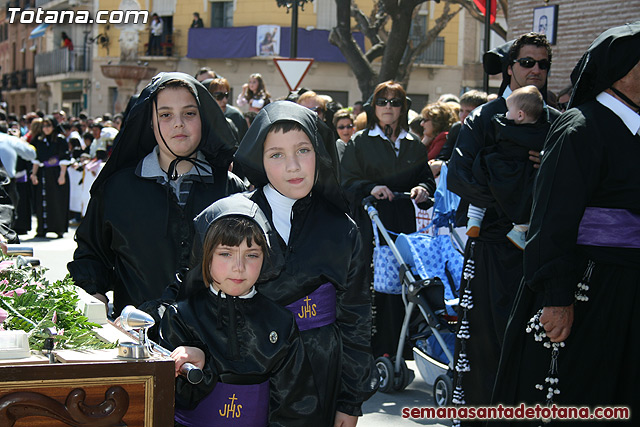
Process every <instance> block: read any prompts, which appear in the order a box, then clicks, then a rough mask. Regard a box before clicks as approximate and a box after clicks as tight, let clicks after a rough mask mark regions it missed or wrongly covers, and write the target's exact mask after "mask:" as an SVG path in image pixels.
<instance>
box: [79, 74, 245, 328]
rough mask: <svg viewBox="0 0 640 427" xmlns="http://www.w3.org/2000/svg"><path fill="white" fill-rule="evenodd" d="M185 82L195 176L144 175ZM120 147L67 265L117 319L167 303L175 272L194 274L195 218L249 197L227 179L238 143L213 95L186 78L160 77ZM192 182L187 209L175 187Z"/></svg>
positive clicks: (94, 191) (97, 186)
mask: <svg viewBox="0 0 640 427" xmlns="http://www.w3.org/2000/svg"><path fill="white" fill-rule="evenodd" d="M173 80H178V81H181V82H184V84H186V85H188V86H189V87H190V88H191V90H190V92H191V93H192V94H195V99H196V103H197V106H198V110H199V112H200V120H201V123H202V136H201V141H200V145H199V146H198V147H197V149H196V152H197V155H198V157H197V158H198V159H199V160H197V161H196V164H195V165H194V166H193V168H192V169H191V170H190V171H189V173H187V174H185V176H184V177H180V176H177V173H176V172H175V170H176V169H175V165H179V164H180V163H181V162H186V161H188V160H186V158H187V157H189V156H186V157H176V160H175V161H174V163H173V164H174V167H173V169H174V170H173V171H169V170H167V171H160V172H161V175H163V176H155V177H145V176H142V165H143V163H144V159H145V158H146V157H147V155H149V154H150V153H151V152H152V151H153V150H154V149H156V148H155V147H156V146H157V145H158V144H162V143H164V142H162V141H156V138H155V136H154V131H153V128H152V126H151V115H152V114H157V111H156V109H155V108H154V106H155V99H156V97H157V95H158V92H159V89H160V88H162V87H164V85H165V84H167V83H169V82H171V81H173ZM114 145H115V148H114V150H113V153H112V155H111V157H110V159H109V161H108V162H107V163H106V165H105V166H104V169H103V170H102V171H101V172H100V174H99V175H98V177H97V178H96V181H95V182H94V184H93V186H92V188H91V200H90V202H89V207H88V209H87V214H86V216H85V218H84V219H83V220H82V224H81V225H80V227H78V231H77V233H76V242H77V243H78V247H77V249H76V251H75V253H74V255H73V261H72V262H70V263H69V264H68V269H69V272H70V273H71V277H72V278H73V279H74V281H75V282H76V284H77V285H78V286H80V287H82V288H83V289H85V290H86V291H87V292H88V293H90V294H98V296H99V297H100V298H103V299H104V294H105V292H107V291H110V290H113V292H114V301H113V303H114V315H115V316H117V315H118V314H119V313H120V311H121V310H122V308H124V307H125V306H126V305H129V304H132V305H135V306H138V305H140V304H142V303H143V302H145V301H150V300H155V299H158V298H160V297H161V295H162V293H163V291H164V289H165V288H166V287H167V285H169V284H170V283H172V282H173V281H174V277H175V274H176V271H178V270H180V269H184V268H188V267H189V260H190V255H191V247H192V242H193V236H194V229H193V218H194V217H195V216H196V215H198V213H200V212H201V211H202V210H203V209H204V208H206V207H207V206H209V205H210V204H211V203H213V202H214V201H216V200H218V199H220V198H222V197H225V196H228V195H229V194H232V193H236V192H239V191H243V190H244V189H245V187H244V184H243V183H242V182H241V181H240V180H239V179H238V178H237V177H236V176H235V175H233V174H231V173H230V172H228V168H229V164H230V163H231V160H232V155H233V152H234V147H235V145H236V141H235V139H234V137H233V134H232V133H231V130H230V128H229V125H228V124H227V121H226V119H225V117H224V115H223V114H222V111H221V110H220V107H218V104H217V103H216V102H215V100H214V99H213V98H212V97H211V94H210V93H209V92H208V91H207V89H206V88H205V87H204V86H202V85H201V84H200V83H199V82H197V81H196V80H195V79H194V78H193V77H191V76H188V75H186V74H184V73H160V74H158V75H157V76H156V77H154V78H153V79H152V81H151V83H150V84H149V85H148V86H147V87H146V88H145V89H144V90H143V91H142V93H141V94H140V96H139V97H138V99H137V100H136V103H135V105H134V106H133V108H132V109H131V112H130V113H129V115H128V116H127V120H126V121H125V123H124V127H123V129H122V130H121V131H120V132H119V133H118V136H117V137H116V141H115V144H114ZM187 179H188V180H189V181H190V182H191V184H190V187H188V188H189V193H188V196H187V197H186V201H184V204H183V205H181V204H179V200H178V198H177V196H176V192H175V190H174V189H173V188H172V183H174V185H180V186H181V188H184V187H183V184H184V183H185V182H184V181H185V180H187Z"/></svg>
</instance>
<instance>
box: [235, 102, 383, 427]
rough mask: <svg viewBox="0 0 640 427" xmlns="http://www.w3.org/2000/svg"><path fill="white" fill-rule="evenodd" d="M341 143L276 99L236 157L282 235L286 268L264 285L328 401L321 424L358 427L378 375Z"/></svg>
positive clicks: (303, 112)
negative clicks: (341, 170)
mask: <svg viewBox="0 0 640 427" xmlns="http://www.w3.org/2000/svg"><path fill="white" fill-rule="evenodd" d="M334 141H335V139H334V138H333V135H332V133H331V131H330V130H329V128H328V127H326V125H325V124H324V123H322V121H321V120H319V118H318V116H317V115H316V114H315V113H314V112H313V111H311V110H309V109H307V108H305V107H302V106H300V105H297V104H294V103H291V102H288V101H280V102H275V103H272V104H269V105H267V106H266V107H265V108H263V109H262V110H261V111H260V113H258V115H257V116H256V119H255V120H254V122H253V123H252V125H251V127H250V128H249V130H248V132H247V134H246V135H245V137H244V138H243V140H242V142H241V143H240V146H239V147H238V151H237V153H236V156H235V161H236V162H238V163H239V164H240V165H241V166H242V168H243V170H244V172H245V174H246V176H247V178H248V179H249V181H250V182H251V183H252V184H253V185H255V186H256V190H255V191H254V192H253V193H252V194H251V199H252V200H253V201H254V202H256V203H257V204H258V206H260V208H261V209H262V210H263V212H264V213H265V214H266V216H267V218H268V219H269V221H270V224H271V226H272V228H273V229H274V230H276V232H277V243H276V244H274V245H273V247H272V255H273V256H274V261H275V260H276V259H278V260H279V262H280V265H279V267H278V269H279V271H278V274H277V277H275V278H272V279H270V280H268V281H266V282H265V283H262V284H260V285H259V287H258V289H259V291H260V292H261V293H262V294H263V295H265V296H267V297H268V298H270V299H272V300H273V301H275V302H277V303H278V304H280V305H282V306H285V307H286V308H288V309H289V310H290V311H292V312H293V313H294V316H295V318H296V321H297V323H298V328H299V329H300V334H301V336H302V340H303V342H304V346H305V351H306V353H307V356H308V357H309V360H310V362H311V367H312V370H313V377H314V380H315V383H316V386H317V387H318V392H319V396H320V404H321V407H322V416H321V417H319V418H318V419H317V424H314V425H320V426H333V425H334V422H335V423H336V425H339V424H340V423H344V424H343V425H349V426H354V425H355V424H356V423H357V418H356V417H357V416H360V415H362V409H361V406H362V403H363V402H364V401H365V400H367V399H368V398H369V397H370V396H371V395H372V394H373V393H374V392H375V391H376V389H377V381H378V379H377V375H378V372H377V370H376V369H375V366H374V363H373V356H372V354H371V295H370V291H369V288H368V286H365V285H364V280H363V279H362V278H363V276H362V275H363V274H364V268H363V267H364V266H363V264H362V256H361V255H360V251H361V250H362V242H361V238H360V233H359V231H358V228H357V226H356V225H355V223H354V222H353V220H352V219H351V218H350V217H349V208H348V205H347V202H346V199H345V197H344V195H343V193H342V190H341V188H340V186H339V184H338V182H339V179H338V173H337V169H336V165H337V164H338V162H337V154H336V150H335V142H334ZM309 156H312V157H313V159H312V160H310V158H309ZM294 159H295V160H294ZM280 162H284V163H280ZM287 164H288V165H290V166H287ZM265 165H266V166H265ZM275 262H276V263H277V261H275ZM310 425H311V424H310Z"/></svg>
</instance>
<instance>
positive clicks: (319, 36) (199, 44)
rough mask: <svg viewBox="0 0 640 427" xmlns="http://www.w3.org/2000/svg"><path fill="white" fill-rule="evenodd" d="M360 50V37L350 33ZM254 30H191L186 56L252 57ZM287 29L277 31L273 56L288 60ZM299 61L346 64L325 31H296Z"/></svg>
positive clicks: (289, 34)
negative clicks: (277, 40)
mask: <svg viewBox="0 0 640 427" xmlns="http://www.w3.org/2000/svg"><path fill="white" fill-rule="evenodd" d="M353 37H354V39H355V40H356V42H357V43H358V45H359V46H360V48H361V49H363V50H364V36H363V35H362V34H361V33H353ZM256 39H257V27H226V28H191V29H189V40H188V51H187V57H188V58H193V59H213V58H252V57H256V56H258V53H257V49H256V46H257V44H258V43H257V40H256ZM290 47H291V28H289V27H281V28H280V49H279V50H278V51H277V52H276V54H275V56H281V57H289V52H290ZM297 56H298V57H299V58H313V59H315V60H316V61H321V62H346V60H345V58H344V56H343V55H342V52H340V49H338V48H337V47H336V46H334V45H332V44H331V43H329V31H327V30H306V29H303V28H299V29H298V55H297Z"/></svg>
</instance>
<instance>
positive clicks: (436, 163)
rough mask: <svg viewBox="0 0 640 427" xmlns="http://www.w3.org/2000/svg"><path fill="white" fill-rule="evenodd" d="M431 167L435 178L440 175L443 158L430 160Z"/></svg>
mask: <svg viewBox="0 0 640 427" xmlns="http://www.w3.org/2000/svg"><path fill="white" fill-rule="evenodd" d="M429 167H430V168H431V173H432V174H433V177H434V178H437V177H438V176H440V169H442V160H435V159H432V160H429Z"/></svg>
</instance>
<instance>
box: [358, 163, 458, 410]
mask: <svg viewBox="0 0 640 427" xmlns="http://www.w3.org/2000/svg"><path fill="white" fill-rule="evenodd" d="M445 174H446V171H445ZM445 179H446V178H445ZM442 181H444V180H443V179H442V177H441V182H442ZM438 190H439V191H440V194H438V192H436V197H435V199H436V200H435V204H434V219H433V220H432V223H433V224H434V226H437V227H443V226H445V227H447V228H448V229H449V232H450V234H449V235H439V236H435V237H434V236H428V235H426V234H424V233H421V232H416V233H412V234H409V235H406V234H400V235H398V237H397V238H396V240H395V242H394V241H393V239H392V238H391V237H390V236H389V232H388V231H387V230H386V228H385V227H384V225H383V224H382V222H381V220H380V218H379V216H378V212H377V210H376V208H375V206H374V204H375V200H376V199H375V198H373V197H372V196H370V197H367V198H365V199H364V200H363V205H364V208H365V209H366V210H367V213H368V214H369V217H370V218H371V221H372V223H373V230H374V237H375V241H376V248H375V250H374V289H375V290H376V291H378V292H384V293H392V294H402V299H403V301H404V303H405V315H404V320H403V324H402V329H401V333H400V338H399V342H398V347H397V351H396V355H395V356H394V357H392V358H390V357H387V356H382V357H379V358H378V359H376V367H377V368H378V372H379V375H380V386H379V390H380V391H382V392H384V393H388V392H394V391H402V390H404V389H405V388H406V387H407V386H408V385H409V384H410V383H411V381H413V379H414V374H413V371H411V370H410V369H409V368H408V367H407V365H406V362H405V361H404V359H403V358H402V352H403V349H404V346H405V340H406V339H409V341H410V342H411V343H412V344H413V355H414V359H415V362H416V366H417V367H418V370H419V371H420V375H421V376H422V378H423V379H424V381H425V382H426V383H427V384H428V385H430V386H432V387H433V396H434V400H435V402H436V405H437V406H446V405H449V404H450V403H451V399H452V396H453V367H454V357H453V353H454V350H453V347H454V342H455V331H454V329H455V323H456V320H457V318H456V316H455V310H454V306H455V305H457V302H458V299H457V298H458V289H459V287H460V276H461V275H462V264H463V255H462V247H463V245H462V241H461V240H460V238H459V237H458V235H457V234H456V232H455V230H453V218H454V216H455V207H454V208H453V209H454V212H453V213H452V212H450V211H451V209H450V208H443V205H444V204H445V202H448V204H449V205H451V206H457V202H458V201H457V200H455V197H457V196H455V195H453V196H454V197H453V201H452V200H451V194H452V193H448V192H447V191H446V188H443V189H441V188H440V187H439V189H438ZM394 196H395V197H397V198H403V197H404V198H406V197H408V196H406V195H403V194H398V193H396V194H395V195H394ZM444 199H448V200H444ZM378 234H381V235H382V237H383V238H384V241H385V242H386V243H387V245H388V246H381V245H380V241H379V237H378ZM453 241H455V242H456V243H455V244H452V242H453ZM456 246H457V247H456ZM381 272H382V274H380V273H381ZM385 273H386V274H385ZM385 278H386V280H385ZM416 307H417V308H418V310H419V313H417V314H418V316H412V314H413V312H414V309H415V308H416ZM416 317H417V318H416Z"/></svg>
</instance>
